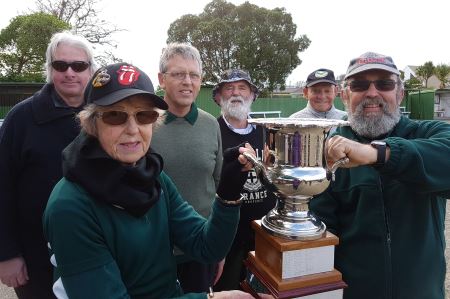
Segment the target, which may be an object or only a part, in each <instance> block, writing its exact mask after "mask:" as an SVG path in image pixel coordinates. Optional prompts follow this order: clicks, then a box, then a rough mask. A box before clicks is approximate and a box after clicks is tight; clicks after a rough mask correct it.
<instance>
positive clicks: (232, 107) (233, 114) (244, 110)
mask: <svg viewBox="0 0 450 299" xmlns="http://www.w3.org/2000/svg"><path fill="white" fill-rule="evenodd" d="M233 100H240V101H241V102H242V104H241V105H236V104H233V103H232V101H233ZM251 105H252V101H246V100H245V99H244V98H243V97H241V96H239V97H231V98H229V99H228V100H225V99H223V98H221V99H220V107H221V108H222V114H223V115H225V117H226V118H234V119H238V120H244V119H247V117H248V114H249V113H250V107H251Z"/></svg>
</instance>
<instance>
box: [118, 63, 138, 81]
mask: <svg viewBox="0 0 450 299" xmlns="http://www.w3.org/2000/svg"><path fill="white" fill-rule="evenodd" d="M117 74H119V77H118V80H119V83H120V84H121V85H131V84H133V83H134V82H136V81H137V80H138V79H139V75H140V73H139V71H138V70H137V69H136V68H135V67H134V66H131V65H122V66H121V67H120V69H119V70H118V71H117Z"/></svg>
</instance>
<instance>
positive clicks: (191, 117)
mask: <svg viewBox="0 0 450 299" xmlns="http://www.w3.org/2000/svg"><path fill="white" fill-rule="evenodd" d="M177 118H178V116H176V115H175V114H173V113H171V112H169V110H167V111H166V119H165V121H164V123H165V124H168V123H170V122H172V121H174V120H175V119H177ZM183 118H184V119H186V120H187V121H188V123H190V124H191V125H194V124H195V122H196V121H197V118H198V108H197V105H196V104H195V103H192V105H191V110H190V111H189V113H188V114H186V115H185V116H184V117H183Z"/></svg>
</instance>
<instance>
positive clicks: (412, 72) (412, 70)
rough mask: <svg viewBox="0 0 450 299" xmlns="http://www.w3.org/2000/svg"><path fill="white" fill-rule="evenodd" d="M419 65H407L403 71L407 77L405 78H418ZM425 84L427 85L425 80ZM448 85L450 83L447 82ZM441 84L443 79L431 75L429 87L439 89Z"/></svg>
mask: <svg viewBox="0 0 450 299" xmlns="http://www.w3.org/2000/svg"><path fill="white" fill-rule="evenodd" d="M417 68H418V66H417V65H407V66H406V67H405V68H404V69H403V72H404V74H405V78H404V80H405V81H406V80H409V79H411V77H414V78H417V76H416V70H417ZM423 84H424V86H425V82H423ZM447 85H448V84H447ZM440 86H441V81H440V80H439V79H438V78H437V77H436V76H435V75H433V76H431V77H430V78H429V79H428V87H427V88H430V89H438V88H440Z"/></svg>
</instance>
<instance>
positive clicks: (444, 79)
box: [434, 64, 450, 88]
mask: <svg viewBox="0 0 450 299" xmlns="http://www.w3.org/2000/svg"><path fill="white" fill-rule="evenodd" d="M434 74H435V75H436V77H437V78H438V79H439V81H441V85H440V86H439V88H445V85H446V84H447V83H448V82H449V79H448V75H450V66H448V65H446V64H439V65H437V66H436V67H435V69H434Z"/></svg>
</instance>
